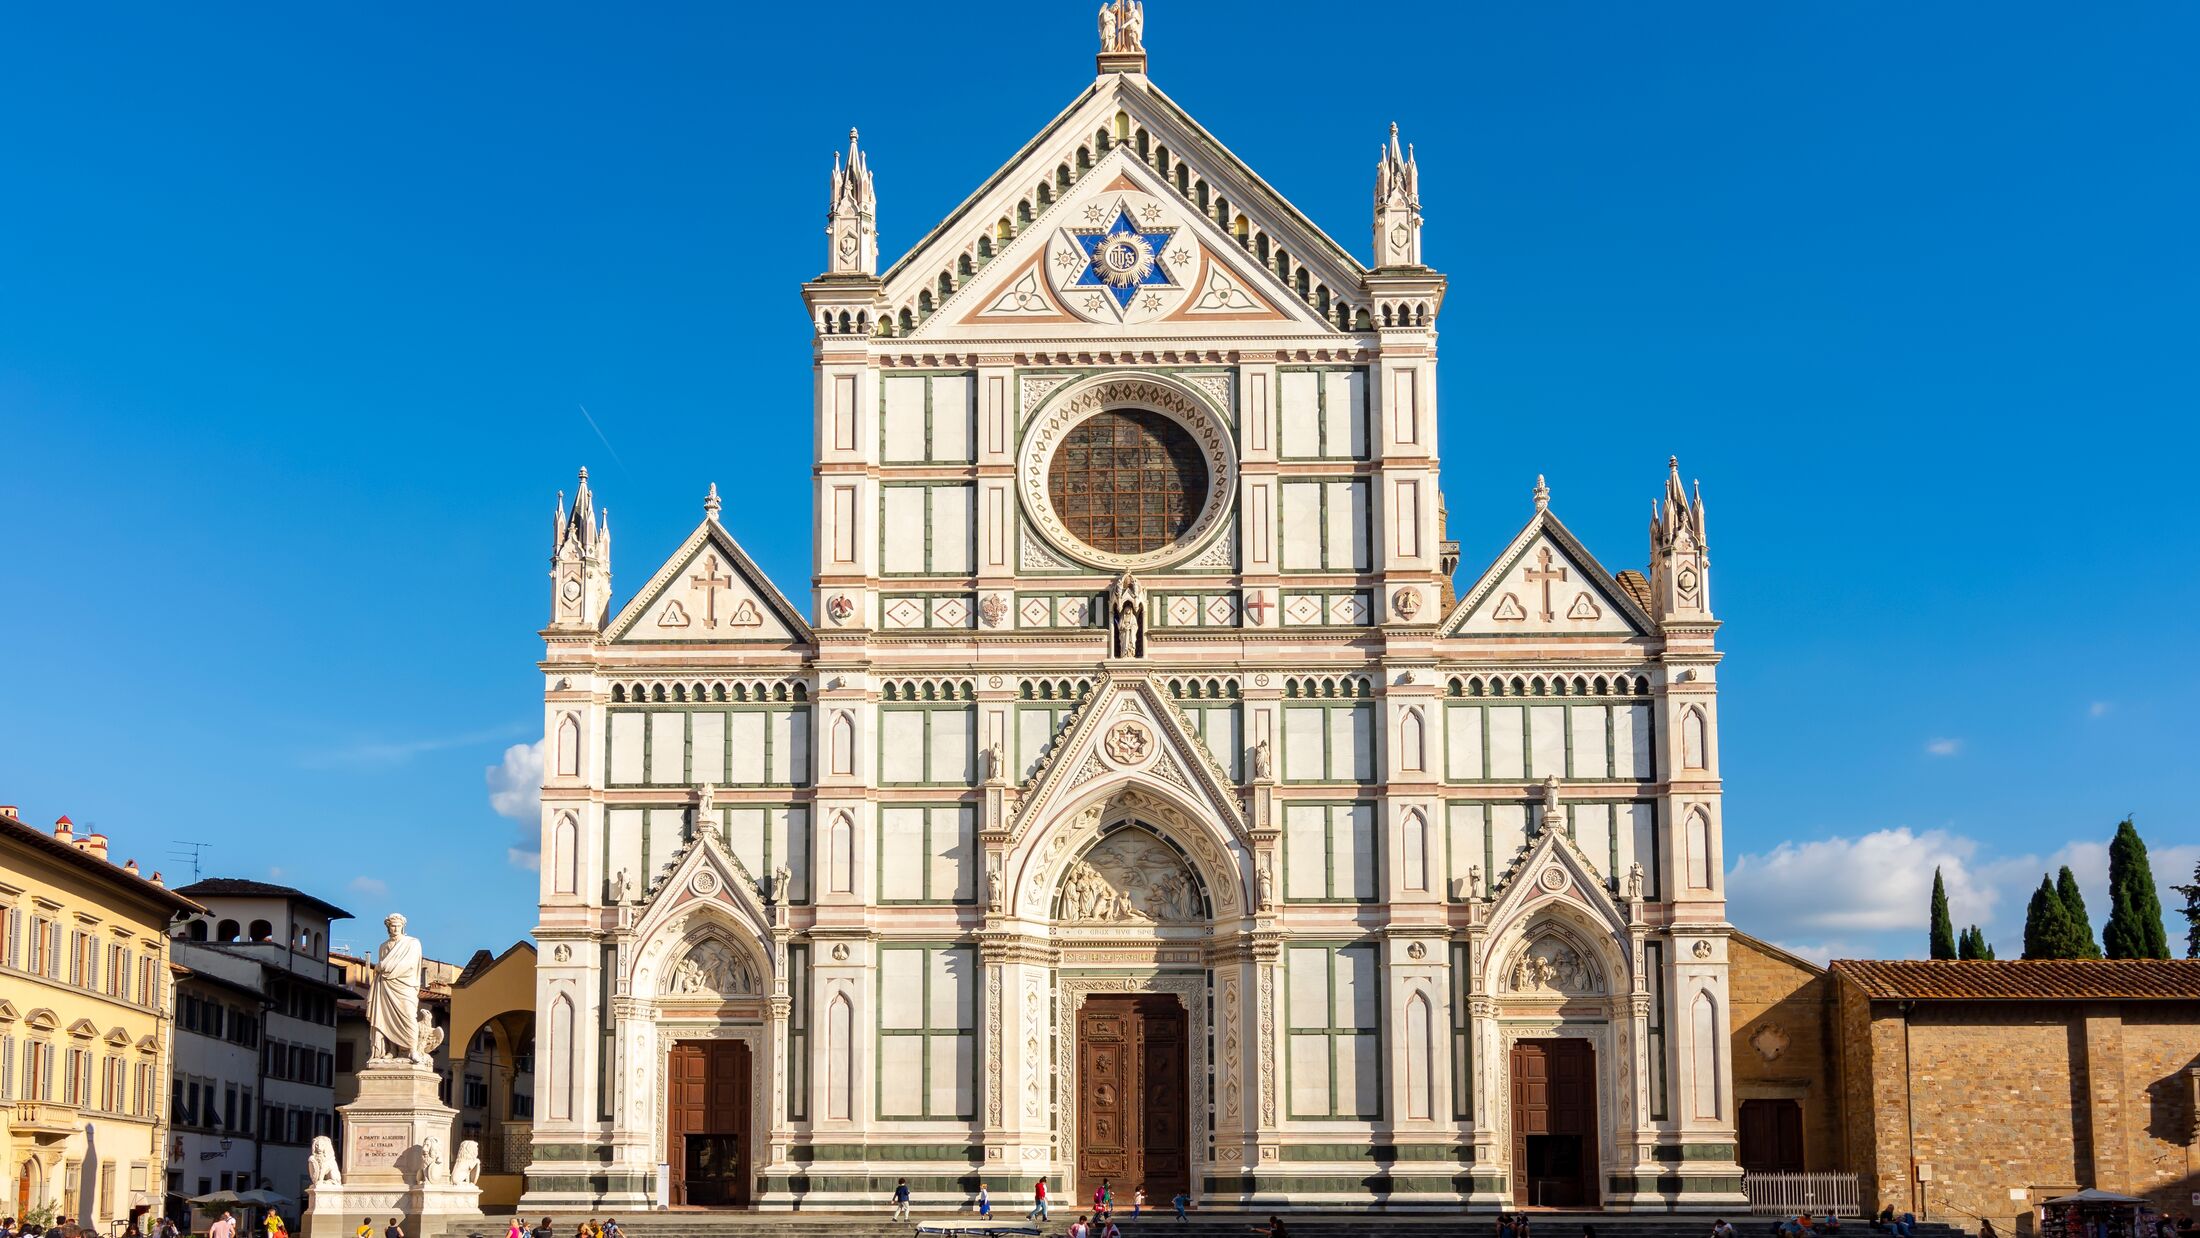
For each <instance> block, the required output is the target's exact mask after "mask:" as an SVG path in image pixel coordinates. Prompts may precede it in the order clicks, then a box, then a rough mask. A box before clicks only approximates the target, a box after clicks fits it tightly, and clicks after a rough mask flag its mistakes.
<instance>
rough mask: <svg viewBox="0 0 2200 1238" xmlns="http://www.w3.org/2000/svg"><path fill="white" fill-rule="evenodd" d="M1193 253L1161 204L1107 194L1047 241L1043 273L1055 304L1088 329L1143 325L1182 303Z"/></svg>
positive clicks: (1128, 193) (1184, 231)
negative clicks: (1056, 297)
mask: <svg viewBox="0 0 2200 1238" xmlns="http://www.w3.org/2000/svg"><path fill="white" fill-rule="evenodd" d="M1194 260H1195V247H1194V245H1193V244H1192V241H1191V233H1190V229H1188V228H1187V227H1186V226H1185V222H1184V220H1183V219H1182V217H1181V216H1179V215H1178V214H1177V213H1176V212H1175V211H1173V210H1171V209H1170V207H1169V206H1168V204H1167V203H1164V202H1162V201H1161V200H1160V199H1158V198H1155V197H1152V196H1150V195H1147V194H1143V193H1139V192H1137V191H1135V190H1121V189H1119V190H1113V191H1110V192H1107V193H1103V194H1101V195H1100V196H1098V197H1095V198H1093V199H1092V200H1090V201H1088V202H1086V203H1084V204H1083V205H1082V206H1081V207H1079V208H1077V210H1076V211H1075V212H1074V213H1073V214H1072V216H1071V221H1070V222H1069V223H1068V224H1067V225H1065V226H1064V227H1063V228H1062V230H1061V231H1060V232H1059V233H1057V234H1056V235H1055V237H1054V240H1053V242H1052V244H1051V245H1050V246H1049V252H1048V256H1047V272H1048V275H1049V277H1050V278H1051V279H1052V280H1053V282H1054V288H1055V291H1056V292H1057V293H1059V294H1060V295H1061V300H1062V304H1064V305H1066V306H1068V307H1069V309H1070V311H1071V312H1072V313H1075V314H1079V315H1081V316H1083V317H1085V318H1087V319H1089V320H1091V321H1093V322H1107V323H1139V322H1150V321H1152V320H1154V319H1157V318H1162V317H1165V316H1167V315H1169V314H1171V313H1174V312H1175V311H1176V309H1177V308H1178V307H1179V306H1180V305H1182V304H1183V301H1184V297H1185V295H1186V292H1187V291H1188V290H1187V288H1186V285H1187V284H1188V283H1189V282H1190V280H1191V278H1192V270H1191V268H1192V265H1193V262H1194Z"/></svg>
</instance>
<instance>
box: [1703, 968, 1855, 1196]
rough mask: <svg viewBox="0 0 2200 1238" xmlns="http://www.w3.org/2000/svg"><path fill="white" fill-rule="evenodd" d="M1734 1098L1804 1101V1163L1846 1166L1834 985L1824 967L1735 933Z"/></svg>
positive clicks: (1730, 988)
mask: <svg viewBox="0 0 2200 1238" xmlns="http://www.w3.org/2000/svg"><path fill="white" fill-rule="evenodd" d="M1727 960H1728V964H1729V967H1728V972H1727V992H1728V995H1729V1000H1730V1001H1731V1002H1732V1004H1733V1011H1732V1013H1733V1029H1734V1030H1733V1037H1734V1041H1733V1051H1732V1060H1733V1062H1734V1097H1735V1099H1736V1100H1737V1101H1740V1102H1742V1103H1744V1104H1746V1103H1748V1102H1749V1101H1751V1100H1753V1099H1782V1100H1793V1101H1795V1102H1796V1103H1797V1104H1798V1105H1800V1106H1801V1108H1802V1117H1803V1168H1804V1169H1806V1170H1812V1171H1822V1170H1833V1169H1842V1168H1846V1166H1847V1160H1846V1157H1845V1156H1844V1149H1843V1148H1842V1146H1841V1103H1840V1098H1839V1097H1838V1096H1837V1095H1836V1092H1835V1089H1836V1078H1837V1074H1836V1071H1835V1069H1834V1056H1835V1052H1836V1046H1835V1039H1834V1034H1833V1028H1834V1023H1833V1011H1834V996H1835V992H1836V990H1835V987H1834V983H1833V977H1831V976H1829V975H1828V974H1826V972H1825V970H1824V969H1822V968H1819V967H1815V966H1813V965H1811V964H1810V963H1808V962H1806V961H1804V960H1802V959H1799V958H1796V957H1794V956H1793V955H1790V954H1787V953H1785V952H1784V951H1780V950H1777V949H1775V948H1773V947H1770V946H1767V945H1766V944H1765V943H1762V942H1759V941H1757V940H1755V939H1754V938H1750V937H1746V936H1742V935H1736V936H1735V937H1734V938H1733V939H1732V940H1730V941H1729V943H1728V947H1727Z"/></svg>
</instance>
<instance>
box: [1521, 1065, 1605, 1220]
mask: <svg viewBox="0 0 2200 1238" xmlns="http://www.w3.org/2000/svg"><path fill="white" fill-rule="evenodd" d="M1596 1082H1597V1059H1596V1050H1595V1049H1594V1048H1592V1047H1590V1044H1589V1042H1588V1041H1586V1040H1573V1039H1567V1040H1519V1041H1514V1042H1513V1049H1512V1116H1513V1155H1512V1165H1513V1173H1512V1179H1513V1203H1514V1204H1515V1205H1517V1206H1519V1207H1523V1208H1591V1207H1595V1206H1596V1203H1597V1188H1596V1172H1597V1102H1596Z"/></svg>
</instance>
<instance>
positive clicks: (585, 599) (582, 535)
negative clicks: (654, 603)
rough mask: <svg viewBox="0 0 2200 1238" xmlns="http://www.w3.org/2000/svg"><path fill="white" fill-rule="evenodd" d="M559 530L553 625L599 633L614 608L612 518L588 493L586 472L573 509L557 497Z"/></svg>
mask: <svg viewBox="0 0 2200 1238" xmlns="http://www.w3.org/2000/svg"><path fill="white" fill-rule="evenodd" d="M556 513H557V515H556V521H557V525H556V531H555V536H554V538H553V540H552V542H551V548H550V581H551V584H550V591H551V592H550V625H551V626H552V627H556V628H600V627H602V626H603V622H604V619H605V618H606V616H607V612H608V611H609V609H610V606H611V513H610V511H608V510H606V511H604V512H602V513H598V512H597V510H596V499H595V496H594V495H593V494H592V493H590V492H589V489H588V470H587V469H585V468H584V469H582V470H581V476H580V486H579V488H578V489H577V490H575V491H574V493H573V510H572V511H570V512H568V511H566V509H565V493H564V492H563V491H559V492H558V503H557V508H556Z"/></svg>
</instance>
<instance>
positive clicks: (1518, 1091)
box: [1512, 1040, 1551, 1207]
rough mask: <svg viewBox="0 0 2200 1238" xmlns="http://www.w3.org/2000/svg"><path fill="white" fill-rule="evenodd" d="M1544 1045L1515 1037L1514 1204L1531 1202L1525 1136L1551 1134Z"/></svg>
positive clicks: (1548, 1082) (1513, 1083) (1549, 1094)
mask: <svg viewBox="0 0 2200 1238" xmlns="http://www.w3.org/2000/svg"><path fill="white" fill-rule="evenodd" d="M1549 1064H1550V1063H1549V1059H1547V1058H1546V1057H1545V1056H1544V1054H1543V1046H1541V1045H1539V1044H1536V1043H1534V1042H1533V1041H1527V1040H1516V1041H1514V1042H1513V1047H1512V1119H1513V1139H1512V1144H1513V1147H1512V1181H1513V1203H1514V1204H1515V1205H1518V1206H1520V1207H1526V1206H1528V1205H1529V1204H1530V1203H1532V1202H1534V1200H1533V1199H1532V1192H1531V1191H1530V1189H1529V1185H1528V1138H1529V1136H1531V1135H1548V1134H1550V1133H1551V1080H1550V1074H1549V1070H1548V1067H1549Z"/></svg>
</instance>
